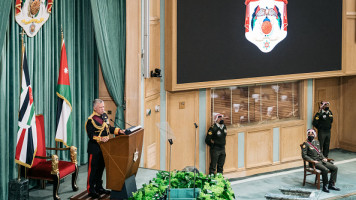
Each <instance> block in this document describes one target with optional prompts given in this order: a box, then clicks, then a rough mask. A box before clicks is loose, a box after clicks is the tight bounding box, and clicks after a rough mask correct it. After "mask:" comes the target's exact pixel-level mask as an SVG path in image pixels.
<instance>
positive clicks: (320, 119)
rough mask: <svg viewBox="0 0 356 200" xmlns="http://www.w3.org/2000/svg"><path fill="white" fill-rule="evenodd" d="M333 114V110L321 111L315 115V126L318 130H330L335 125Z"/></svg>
mask: <svg viewBox="0 0 356 200" xmlns="http://www.w3.org/2000/svg"><path fill="white" fill-rule="evenodd" d="M333 120H334V118H333V113H332V112H331V110H328V111H326V112H325V111H320V112H318V113H316V114H315V116H314V119H313V126H314V127H315V128H317V129H318V130H330V129H331V124H332V123H333Z"/></svg>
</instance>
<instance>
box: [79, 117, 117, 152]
mask: <svg viewBox="0 0 356 200" xmlns="http://www.w3.org/2000/svg"><path fill="white" fill-rule="evenodd" d="M85 130H86V131H87V135H88V137H89V141H88V153H90V154H95V153H98V152H101V149H100V146H99V144H98V143H99V142H100V139H101V138H102V137H108V136H109V133H114V134H115V135H118V134H119V131H120V129H119V128H115V127H111V126H110V125H109V124H107V123H106V122H105V121H104V120H103V119H102V117H101V115H99V114H98V113H96V112H93V114H91V115H90V116H89V117H88V120H87V122H86V123H85Z"/></svg>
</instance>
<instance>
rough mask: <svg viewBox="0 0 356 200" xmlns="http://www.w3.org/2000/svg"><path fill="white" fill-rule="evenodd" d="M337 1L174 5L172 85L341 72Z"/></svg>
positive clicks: (205, 0)
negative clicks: (174, 75) (174, 74)
mask: <svg viewBox="0 0 356 200" xmlns="http://www.w3.org/2000/svg"><path fill="white" fill-rule="evenodd" d="M341 49H342V0H308V1H306V0H221V1H217V0H177V83H178V84H182V83H194V82H206V81H218V80H230V79H240V78H252V77H262V76H274V75H286V74H298V73H311V72H324V71H335V70H341V53H342V52H341Z"/></svg>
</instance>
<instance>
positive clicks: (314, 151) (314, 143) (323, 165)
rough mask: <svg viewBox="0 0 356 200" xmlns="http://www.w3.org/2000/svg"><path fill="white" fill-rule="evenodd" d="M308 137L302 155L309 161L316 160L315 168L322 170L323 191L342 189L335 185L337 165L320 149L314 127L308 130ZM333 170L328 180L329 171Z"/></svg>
mask: <svg viewBox="0 0 356 200" xmlns="http://www.w3.org/2000/svg"><path fill="white" fill-rule="evenodd" d="M307 135H308V139H307V140H306V141H305V142H304V143H303V146H302V157H303V159H304V160H307V161H315V168H317V169H319V170H320V171H321V175H322V179H323V191H324V192H329V190H337V191H340V189H339V188H337V187H336V186H335V183H336V177H337V169H338V168H337V166H335V165H334V164H332V163H330V162H328V160H327V158H326V157H325V156H324V155H323V153H322V152H321V151H320V146H319V141H318V140H315V138H316V132H315V130H314V129H308V130H307ZM329 170H330V172H331V175H330V180H329V181H328V172H329Z"/></svg>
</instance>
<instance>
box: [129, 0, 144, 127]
mask: <svg viewBox="0 0 356 200" xmlns="http://www.w3.org/2000/svg"><path fill="white" fill-rule="evenodd" d="M125 73H126V74H125V100H126V110H127V112H125V120H126V121H127V122H128V123H130V124H132V125H138V124H141V123H142V122H141V121H140V108H141V103H140V94H141V84H140V83H141V80H140V77H141V0H127V1H126V70H125ZM126 126H128V125H126ZM126 128H127V127H126Z"/></svg>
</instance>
